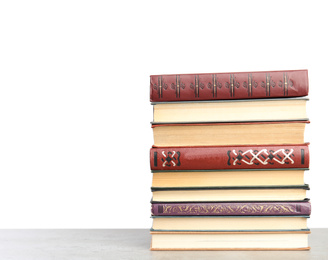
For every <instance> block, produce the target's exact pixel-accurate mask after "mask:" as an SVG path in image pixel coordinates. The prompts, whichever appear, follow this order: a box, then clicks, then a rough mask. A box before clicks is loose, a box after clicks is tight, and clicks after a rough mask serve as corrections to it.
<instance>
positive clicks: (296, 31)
mask: <svg viewBox="0 0 328 260" xmlns="http://www.w3.org/2000/svg"><path fill="white" fill-rule="evenodd" d="M327 17H328V16H327V14H326V6H325V5H324V1H322V2H320V1H141V0H139V1H82V0H79V1H69V0H66V1H1V2H0V227H1V228H150V226H151V219H150V203H149V201H150V199H151V192H150V186H151V173H150V167H149V149H150V147H151V145H152V142H153V140H152V132H151V128H150V123H149V122H150V121H151V120H152V107H151V105H150V102H149V75H151V74H166V73H179V74H181V73H205V72H234V71H256V70H288V69H308V70H309V79H310V95H309V97H310V101H309V102H308V116H309V118H310V120H311V124H310V125H308V126H307V129H306V141H310V142H311V145H310V151H311V170H310V171H309V172H307V173H306V182H307V183H309V184H310V187H311V191H310V192H309V193H308V197H310V198H311V201H312V215H311V219H310V220H309V227H310V228H315V227H328V222H327V221H326V218H327V197H328V192H327V190H328V186H327V180H328V172H327V160H328V159H327V158H328V157H327V155H328V153H327V147H328V143H327V127H325V126H326V121H327V95H328V92H327V90H328V75H327V73H328V68H327V61H328V55H327V46H328V40H327V24H328V18H327Z"/></svg>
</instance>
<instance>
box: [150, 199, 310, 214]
mask: <svg viewBox="0 0 328 260" xmlns="http://www.w3.org/2000/svg"><path fill="white" fill-rule="evenodd" d="M151 213H152V215H154V216H261V215H266V216H280V215H306V216H309V215H310V214H311V204H310V202H309V201H305V202H213V203H204V202H199V203H194V202H193V203H152V208H151Z"/></svg>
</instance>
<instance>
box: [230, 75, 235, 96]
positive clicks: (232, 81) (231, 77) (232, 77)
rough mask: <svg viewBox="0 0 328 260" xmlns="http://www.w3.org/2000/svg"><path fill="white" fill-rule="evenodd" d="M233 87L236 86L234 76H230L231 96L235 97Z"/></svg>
mask: <svg viewBox="0 0 328 260" xmlns="http://www.w3.org/2000/svg"><path fill="white" fill-rule="evenodd" d="M233 85H234V75H233V74H230V86H231V96H232V97H233V95H234V93H233Z"/></svg>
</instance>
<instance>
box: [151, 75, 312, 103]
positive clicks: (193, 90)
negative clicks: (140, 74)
mask: <svg viewBox="0 0 328 260" xmlns="http://www.w3.org/2000/svg"><path fill="white" fill-rule="evenodd" d="M308 89H309V84H308V71H307V70H286V71H257V72H231V73H201V74H177V75H173V74H172V75H151V76H150V101H152V102H169V101H197V100H224V99H250V98H275V97H301V96H306V95H308Z"/></svg>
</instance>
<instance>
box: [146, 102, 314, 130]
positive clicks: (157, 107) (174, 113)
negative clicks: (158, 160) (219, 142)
mask: <svg viewBox="0 0 328 260" xmlns="http://www.w3.org/2000/svg"><path fill="white" fill-rule="evenodd" d="M307 101H308V98H275V99H241V100H240V99H239V100H221V101H198V102H192V101H188V102H187V101H185V102H183V101H182V102H159V103H156V102H153V103H152V105H153V123H156V124H160V123H161V124H172V123H191V122H198V123H211V122H250V121H255V122H256V121H283V120H287V121H288V120H289V121H290V120H308V118H307V114H306V103H307Z"/></svg>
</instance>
